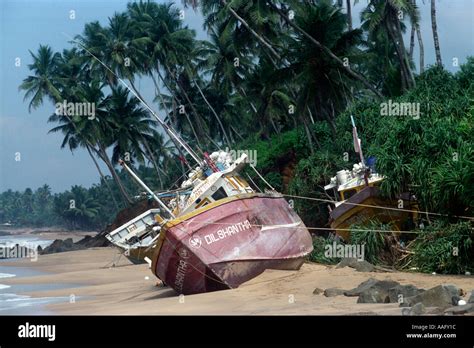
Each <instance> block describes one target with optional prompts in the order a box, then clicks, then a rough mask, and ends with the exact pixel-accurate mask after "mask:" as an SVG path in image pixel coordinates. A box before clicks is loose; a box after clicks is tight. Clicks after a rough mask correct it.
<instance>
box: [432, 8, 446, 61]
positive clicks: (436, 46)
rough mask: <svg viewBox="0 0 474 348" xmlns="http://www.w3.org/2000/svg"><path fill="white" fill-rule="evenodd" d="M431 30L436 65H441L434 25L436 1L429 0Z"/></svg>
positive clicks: (436, 27)
mask: <svg viewBox="0 0 474 348" xmlns="http://www.w3.org/2000/svg"><path fill="white" fill-rule="evenodd" d="M431 30H432V31H433V41H434V47H435V53H436V64H437V65H439V66H442V65H443V62H442V61H441V50H440V48H439V38H438V25H437V23H436V1H435V0H431Z"/></svg>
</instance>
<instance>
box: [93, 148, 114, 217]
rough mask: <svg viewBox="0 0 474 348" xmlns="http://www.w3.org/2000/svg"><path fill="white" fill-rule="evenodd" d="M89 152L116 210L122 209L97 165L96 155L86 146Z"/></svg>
mask: <svg viewBox="0 0 474 348" xmlns="http://www.w3.org/2000/svg"><path fill="white" fill-rule="evenodd" d="M86 149H87V152H88V153H89V156H90V158H92V161H93V162H94V165H95V167H96V168H97V171H98V172H99V175H100V177H101V178H102V181H103V182H104V184H105V186H106V187H107V190H108V191H109V193H110V197H111V198H112V201H113V202H114V205H115V208H116V209H117V210H118V209H120V207H119V205H118V203H117V200H116V199H115V196H114V192H113V191H112V188H111V187H110V185H109V183H108V182H107V178H106V177H105V175H104V173H102V170H101V169H100V166H99V163H97V160H96V159H95V157H94V155H93V154H92V151H91V149H90V147H89V145H86Z"/></svg>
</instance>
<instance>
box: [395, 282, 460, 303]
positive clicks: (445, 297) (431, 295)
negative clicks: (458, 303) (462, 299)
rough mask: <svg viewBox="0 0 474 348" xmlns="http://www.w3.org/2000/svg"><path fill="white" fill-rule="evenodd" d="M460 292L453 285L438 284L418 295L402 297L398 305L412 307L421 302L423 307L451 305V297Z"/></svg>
mask: <svg viewBox="0 0 474 348" xmlns="http://www.w3.org/2000/svg"><path fill="white" fill-rule="evenodd" d="M460 294H461V290H460V289H459V288H457V287H456V286H455V285H438V286H435V287H434V288H431V289H428V290H426V291H423V292H421V293H419V294H418V295H415V296H412V297H407V298H404V300H403V302H402V303H400V306H401V307H412V306H414V305H415V304H417V303H419V302H421V303H423V305H424V306H425V307H448V306H451V305H452V301H453V297H454V296H459V295H460Z"/></svg>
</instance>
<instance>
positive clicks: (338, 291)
mask: <svg viewBox="0 0 474 348" xmlns="http://www.w3.org/2000/svg"><path fill="white" fill-rule="evenodd" d="M344 292H345V290H343V289H339V288H329V289H326V290H324V296H326V297H334V296H341V295H344Z"/></svg>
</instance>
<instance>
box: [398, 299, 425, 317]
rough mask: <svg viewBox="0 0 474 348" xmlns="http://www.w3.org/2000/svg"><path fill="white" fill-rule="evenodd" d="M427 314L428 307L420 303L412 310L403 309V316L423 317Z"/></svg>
mask: <svg viewBox="0 0 474 348" xmlns="http://www.w3.org/2000/svg"><path fill="white" fill-rule="evenodd" d="M425 313H426V307H425V306H424V305H423V303H421V302H419V303H417V304H415V305H414V306H413V307H411V308H402V315H422V314H425Z"/></svg>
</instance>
